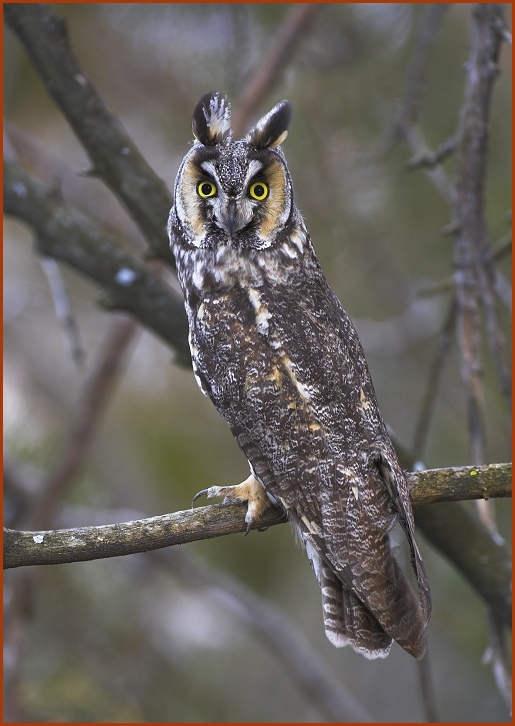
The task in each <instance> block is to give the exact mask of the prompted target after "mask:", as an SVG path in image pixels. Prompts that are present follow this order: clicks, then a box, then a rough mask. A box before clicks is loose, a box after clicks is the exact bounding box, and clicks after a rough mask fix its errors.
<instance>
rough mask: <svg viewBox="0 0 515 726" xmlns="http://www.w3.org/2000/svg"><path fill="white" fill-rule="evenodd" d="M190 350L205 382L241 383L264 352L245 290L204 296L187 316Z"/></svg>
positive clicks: (232, 289)
mask: <svg viewBox="0 0 515 726" xmlns="http://www.w3.org/2000/svg"><path fill="white" fill-rule="evenodd" d="M190 347H191V352H192V357H193V359H194V361H195V363H196V366H197V368H198V369H199V371H200V373H202V374H203V375H204V376H205V377H207V379H208V380H210V381H215V380H216V381H223V380H225V379H226V378H228V377H230V379H231V380H236V379H237V380H238V381H239V382H240V383H242V384H243V383H244V379H245V376H246V373H247V371H248V370H249V369H250V368H252V367H255V366H256V365H258V364H259V362H260V361H261V360H262V358H263V356H264V353H265V350H264V346H263V341H260V332H259V328H258V321H257V316H256V311H255V310H254V308H253V306H252V303H251V300H250V297H249V293H248V291H247V290H244V289H243V288H241V287H239V286H235V287H233V288H231V289H229V290H226V291H219V292H213V293H210V294H207V295H204V297H203V299H202V302H201V303H200V305H199V306H198V307H197V309H196V310H195V311H194V312H192V313H191V315H190Z"/></svg>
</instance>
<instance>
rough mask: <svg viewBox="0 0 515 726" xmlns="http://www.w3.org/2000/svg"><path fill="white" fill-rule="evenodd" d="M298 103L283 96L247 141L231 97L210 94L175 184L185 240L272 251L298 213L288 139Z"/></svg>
mask: <svg viewBox="0 0 515 726" xmlns="http://www.w3.org/2000/svg"><path fill="white" fill-rule="evenodd" d="M291 116H292V109H291V106H290V104H289V103H288V101H281V103H278V104H277V105H276V106H274V107H273V109H272V110H271V111H270V112H269V113H267V114H266V115H265V116H263V118H261V119H260V120H259V121H258V122H257V124H256V125H255V126H254V127H253V128H252V129H251V130H250V131H249V132H248V134H247V135H246V136H245V138H244V139H242V140H241V141H233V140H232V130H231V111H230V105H229V103H228V101H227V99H226V98H225V96H223V95H221V94H219V93H208V94H206V95H205V96H203V97H202V98H201V99H200V101H199V102H198V104H197V106H196V107H195V110H194V112H193V120H192V130H193V136H194V138H195V142H194V144H193V146H192V148H191V149H190V151H189V152H188V153H187V154H186V156H185V157H184V160H183V162H182V164H181V167H180V169H179V172H178V174H177V179H176V182H175V201H174V210H173V212H174V215H173V216H174V220H173V221H174V226H175V234H177V233H179V234H180V237H181V238H182V242H183V243H186V244H188V245H192V246H194V247H201V248H206V247H207V248H211V249H217V248H220V247H223V246H226V245H230V246H231V247H232V248H239V249H245V248H247V249H249V248H254V249H265V248H267V247H270V246H272V245H273V244H274V242H276V241H277V240H278V238H279V237H281V234H280V233H281V232H282V231H284V230H285V229H286V228H287V227H288V222H289V221H290V219H291V218H292V215H293V214H294V204H293V192H292V185H291V179H290V175H289V172H288V168H287V166H286V161H285V159H284V156H283V154H282V151H281V149H280V146H279V145H280V144H281V143H282V142H283V141H284V139H285V138H286V136H287V135H288V126H289V124H290V121H291Z"/></svg>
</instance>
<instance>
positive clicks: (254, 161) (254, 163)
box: [243, 159, 263, 188]
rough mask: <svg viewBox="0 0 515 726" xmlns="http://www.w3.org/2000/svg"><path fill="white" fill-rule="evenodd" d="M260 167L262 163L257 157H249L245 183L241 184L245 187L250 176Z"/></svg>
mask: <svg viewBox="0 0 515 726" xmlns="http://www.w3.org/2000/svg"><path fill="white" fill-rule="evenodd" d="M262 169H263V164H262V163H261V162H260V161H258V160H257V159H251V160H250V161H249V168H248V170H247V173H246V174H245V183H244V185H243V186H244V187H245V188H246V187H247V184H248V183H249V181H250V180H251V179H252V177H253V176H255V175H256V174H257V173H258V172H259V171H261V170H262Z"/></svg>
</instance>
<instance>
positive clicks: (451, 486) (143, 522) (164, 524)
mask: <svg viewBox="0 0 515 726" xmlns="http://www.w3.org/2000/svg"><path fill="white" fill-rule="evenodd" d="M409 483H410V487H411V489H410V491H411V498H412V503H413V505H414V506H420V505H422V504H428V503H430V502H431V503H432V502H442V501H455V500H459V499H476V498H484V497H487V498H490V497H509V496H511V464H490V465H488V466H484V467H479V468H477V469H475V468H473V467H460V468H456V469H434V470H428V471H422V472H413V473H411V474H410V476H409ZM246 509H247V507H246V504H245V503H243V504H217V505H213V506H209V507H199V508H198V509H191V510H187V511H183V512H175V513H174V514H164V515H161V516H158V517H151V518H149V519H140V520H136V521H133V522H125V523H121V524H110V525H106V526H103V527H79V528H75V529H62V530H53V531H43V532H18V531H15V530H6V531H5V539H4V552H5V560H4V567H5V568H10V567H22V566H25V565H29V564H32V565H52V564H63V563H66V562H82V561H85V560H96V559H102V558H105V557H119V556H120V555H128V554H134V553H136V552H147V551H149V550H155V549H160V548H162V547H170V546H171V545H176V544H185V543H186V542H194V541H196V540H201V539H211V538H212V537H221V536H224V535H227V534H235V533H237V532H246V530H247V525H246V523H245V513H246ZM285 521H286V519H285V517H284V514H283V513H282V511H281V510H279V509H276V508H272V507H270V509H269V510H268V511H267V512H266V513H265V515H264V516H263V518H262V519H261V520H260V521H259V522H258V523H256V524H255V526H254V527H253V528H254V529H258V528H262V527H270V526H272V525H274V524H281V523H283V522H285Z"/></svg>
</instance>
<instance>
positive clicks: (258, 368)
mask: <svg viewBox="0 0 515 726" xmlns="http://www.w3.org/2000/svg"><path fill="white" fill-rule="evenodd" d="M323 283H325V280H322V281H318V282H317V283H316V284H315V283H313V282H312V281H311V282H309V283H306V285H304V287H303V289H302V290H298V291H295V290H292V289H290V290H281V289H277V288H276V289H272V290H267V291H262V292H261V296H260V300H259V301H256V299H254V300H253V303H252V304H250V301H249V296H248V294H247V292H246V291H245V290H243V289H240V290H234V289H233V290H232V291H231V292H228V293H227V295H226V297H225V298H224V300H223V301H220V300H219V299H218V300H217V301H215V302H213V305H210V304H209V302H208V300H207V298H206V299H205V301H204V303H203V310H202V315H201V317H202V321H201V322H202V325H204V326H205V329H206V335H207V332H209V335H210V336H211V337H210V338H209V340H208V341H207V340H204V341H203V353H202V355H200V354H199V355H198V358H197V369H198V375H199V377H200V378H203V379H204V385H205V387H206V390H207V392H208V395H209V396H210V397H211V398H212V400H213V402H214V403H215V405H216V407H217V409H218V410H219V412H220V413H221V414H222V415H223V416H224V418H225V419H226V420H227V422H228V423H229V425H230V427H231V430H232V432H233V434H234V436H235V437H236V439H237V441H238V443H239V445H240V447H241V448H242V450H243V451H244V453H245V454H246V456H247V458H248V460H249V462H250V463H251V465H252V469H253V471H254V473H255V475H256V477H257V478H258V479H259V481H260V482H261V483H262V484H263V486H264V487H265V489H266V491H267V492H268V493H269V494H270V495H271V496H272V497H273V498H275V499H276V500H278V501H280V502H281V503H282V504H283V506H284V508H285V509H286V511H287V513H288V516H289V518H290V520H291V521H292V522H293V523H294V525H295V526H296V528H297V530H298V532H299V534H300V536H301V538H302V540H303V541H304V544H305V545H306V549H307V552H308V555H309V557H310V559H311V561H312V563H313V566H314V569H315V573H316V574H317V578H318V580H319V582H320V586H321V588H322V597H323V605H324V619H325V626H326V631H327V634H328V636H329V638H330V639H331V640H332V641H333V642H334V643H335V644H338V645H343V644H345V643H347V642H348V643H350V644H351V645H352V646H353V647H354V648H355V649H356V650H360V651H361V652H362V653H364V654H365V655H367V654H368V657H378V656H383V657H384V656H385V655H386V654H387V652H388V649H389V646H390V643H391V638H394V639H395V640H397V641H398V642H399V644H400V645H402V646H403V647H404V648H405V649H406V650H408V651H409V652H411V653H413V654H414V655H415V656H416V657H421V655H422V654H423V651H424V635H423V633H424V628H425V624H426V621H427V616H426V613H425V612H424V610H423V608H422V607H421V605H420V603H419V601H418V599H417V597H416V596H415V594H414V593H413V591H412V589H411V587H410V585H409V583H408V580H407V578H406V576H405V575H404V573H403V572H402V570H401V568H400V566H399V565H398V563H397V561H396V559H395V557H394V556H393V554H392V551H391V545H390V541H389V531H390V529H391V527H392V524H393V523H394V521H395V518H396V516H398V515H399V514H400V518H401V519H403V520H404V522H403V523H404V524H405V526H406V527H407V533H408V541H409V542H410V546H411V547H412V552H413V553H414V554H413V558H414V562H416V563H417V568H418V569H417V574H418V575H419V581H420V582H421V583H422V585H423V584H424V583H425V582H427V580H425V573H423V565H422V562H421V560H420V555H419V553H418V549H415V547H416V545H414V542H415V541H414V536H413V519H412V514H411V506H410V503H409V496H408V491H407V486H406V482H405V479H404V477H403V474H402V471H401V470H400V468H399V465H398V463H397V459H396V457H395V453H394V452H393V448H392V447H391V442H390V440H389V437H388V434H387V432H386V427H385V425H384V422H383V420H382V418H381V414H380V413H379V409H378V406H377V401H376V398H375V393H374V390H373V386H372V383H371V380H370V375H369V373H368V368H367V365H366V361H365V358H364V355H363V352H362V349H361V345H360V343H359V340H358V338H357V334H356V333H355V331H354V328H353V327H352V325H351V323H350V321H349V319H348V317H347V316H346V314H345V313H344V311H343V310H342V308H341V306H340V304H339V303H338V301H337V300H336V298H335V297H334V295H333V294H332V292H331V291H330V289H329V288H328V287H327V284H326V283H325V287H324V285H323ZM255 297H256V296H255V295H254V298H255ZM258 316H259V319H260V321H261V323H262V324H261V326H260V330H259V331H258V330H256V322H257V317H258ZM215 320H216V336H213V333H212V331H213V329H214V328H215V326H214V322H215ZM265 322H266V325H265ZM258 327H259V326H258ZM201 332H202V331H200V332H199V334H201ZM206 342H207V343H208V345H207V346H206ZM378 451H379V452H380V454H381V457H383V458H384V461H383V458H381V459H379V462H380V464H381V465H380V466H378V453H377V452H378ZM385 462H387V463H388V466H387V465H386V463H385ZM388 467H390V469H391V471H392V472H393V475H392V476H391V477H390V479H389V480H388V482H385V480H384V475H383V472H384V471H385V470H387V469H388ZM406 523H407V524H406ZM423 590H424V588H423V587H421V592H422V591H423ZM423 600H424V596H423ZM425 605H427V602H426V601H425ZM385 633H386V635H385Z"/></svg>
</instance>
